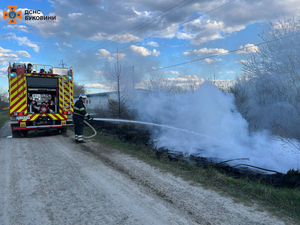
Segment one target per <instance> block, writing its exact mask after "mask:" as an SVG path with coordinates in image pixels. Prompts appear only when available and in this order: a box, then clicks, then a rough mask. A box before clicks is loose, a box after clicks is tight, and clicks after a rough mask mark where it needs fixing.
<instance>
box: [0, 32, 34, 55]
mask: <svg viewBox="0 0 300 225" xmlns="http://www.w3.org/2000/svg"><path fill="white" fill-rule="evenodd" d="M0 39H14V40H16V41H17V42H18V44H19V45H25V46H28V47H31V48H33V50H34V51H35V52H39V51H40V47H39V46H38V45H37V44H34V43H33V42H31V41H30V40H29V39H28V38H27V37H17V36H16V35H15V34H14V33H8V34H2V35H0Z"/></svg>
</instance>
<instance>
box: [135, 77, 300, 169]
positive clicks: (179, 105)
mask: <svg viewBox="0 0 300 225" xmlns="http://www.w3.org/2000/svg"><path fill="white" fill-rule="evenodd" d="M135 96H136V97H135V101H134V104H132V107H133V109H135V110H136V111H137V113H138V120H140V121H145V122H153V123H159V124H164V125H169V126H173V127H177V128H181V129H186V130H188V131H192V132H195V133H199V134H202V135H205V136H208V137H204V136H199V135H194V134H191V133H186V132H182V131H177V130H173V129H167V128H166V129H165V128H160V129H159V130H158V129H157V128H155V127H150V129H151V131H152V133H153V138H154V141H155V142H156V144H157V146H158V147H165V148H168V149H169V150H172V151H175V152H182V153H183V154H185V155H191V154H193V155H197V156H203V157H213V158H218V159H220V160H227V159H236V158H249V159H250V161H245V162H243V161H242V162H241V161H239V162H238V163H246V164H250V165H253V166H258V167H262V168H265V169H270V170H276V171H279V172H283V173H285V172H287V171H288V170H289V169H298V168H300V150H299V148H300V144H299V143H298V142H297V141H296V140H285V141H282V140H279V139H278V138H277V137H274V136H272V135H271V134H269V133H268V132H267V131H262V132H256V133H249V131H248V122H247V121H246V120H245V119H244V118H243V117H242V116H241V114H240V113H239V112H238V111H237V109H236V106H235V104H234V96H233V95H232V94H225V93H223V92H222V91H220V90H219V89H218V88H217V87H215V86H213V85H212V84H211V83H209V82H205V83H204V84H203V85H201V86H200V88H199V89H198V90H197V91H194V92H188V93H181V94H177V95H173V94H168V93H157V92H156V93H155V92H149V93H146V94H145V93H144V94H139V95H137V94H135ZM291 143H292V144H291ZM293 145H295V146H297V147H298V148H297V147H295V146H293Z"/></svg>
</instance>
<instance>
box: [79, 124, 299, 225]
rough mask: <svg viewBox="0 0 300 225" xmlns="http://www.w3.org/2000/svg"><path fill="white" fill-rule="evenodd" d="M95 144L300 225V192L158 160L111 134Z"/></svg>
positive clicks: (88, 131) (151, 152)
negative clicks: (115, 150) (113, 149)
mask: <svg viewBox="0 0 300 225" xmlns="http://www.w3.org/2000/svg"><path fill="white" fill-rule="evenodd" d="M92 134H93V132H92V130H91V129H90V128H89V127H85V130H84V135H85V136H90V135H92ZM93 140H94V141H96V142H99V143H101V144H102V145H104V146H107V147H111V148H115V149H117V150H119V151H121V152H123V153H125V154H129V155H131V156H132V157H135V158H137V159H139V160H142V161H144V162H145V163H147V164H149V165H152V166H154V167H156V168H158V169H160V170H161V171H163V172H168V173H172V174H173V175H175V176H179V177H181V178H182V179H184V180H186V181H188V182H190V183H191V185H199V184H200V185H201V186H203V187H204V188H207V189H212V190H215V191H217V192H219V193H220V194H222V195H225V196H231V197H234V200H235V201H236V202H243V203H244V204H245V205H253V204H255V205H256V206H258V210H260V211H263V210H268V211H269V212H271V213H273V214H274V215H277V216H279V217H280V218H281V219H283V220H285V221H286V222H287V223H291V221H290V219H292V220H294V222H295V223H296V224H300V188H294V189H289V188H275V187H273V186H271V185H266V184H262V183H260V182H259V181H256V182H254V181H250V180H249V179H245V178H243V179H234V178H232V177H229V176H227V175H226V174H223V173H221V172H219V171H217V170H216V169H214V168H203V167H200V166H197V165H194V164H190V163H188V162H186V161H184V160H170V159H169V158H168V157H167V156H166V155H160V156H159V157H158V155H157V154H156V151H155V150H153V149H150V148H147V147H145V146H140V145H137V144H134V143H129V142H126V141H124V140H121V139H120V138H118V137H116V136H113V135H110V134H103V133H101V132H98V135H97V136H96V137H94V138H93Z"/></svg>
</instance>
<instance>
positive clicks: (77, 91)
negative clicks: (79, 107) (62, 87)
mask: <svg viewBox="0 0 300 225" xmlns="http://www.w3.org/2000/svg"><path fill="white" fill-rule="evenodd" d="M73 92H74V96H79V95H80V94H81V93H85V92H86V88H85V87H84V85H83V84H78V83H76V82H74V83H73Z"/></svg>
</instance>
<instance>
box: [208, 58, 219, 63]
mask: <svg viewBox="0 0 300 225" xmlns="http://www.w3.org/2000/svg"><path fill="white" fill-rule="evenodd" d="M218 61H221V59H210V58H206V59H204V62H206V63H207V64H211V63H213V62H218Z"/></svg>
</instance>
